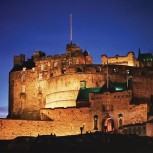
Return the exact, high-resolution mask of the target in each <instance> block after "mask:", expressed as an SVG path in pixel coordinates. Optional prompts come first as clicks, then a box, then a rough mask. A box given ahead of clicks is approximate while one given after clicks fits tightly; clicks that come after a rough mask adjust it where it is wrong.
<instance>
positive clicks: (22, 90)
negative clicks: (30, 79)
mask: <svg viewBox="0 0 153 153" xmlns="http://www.w3.org/2000/svg"><path fill="white" fill-rule="evenodd" d="M21 93H25V85H22V86H21Z"/></svg>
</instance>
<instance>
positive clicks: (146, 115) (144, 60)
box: [0, 42, 153, 139]
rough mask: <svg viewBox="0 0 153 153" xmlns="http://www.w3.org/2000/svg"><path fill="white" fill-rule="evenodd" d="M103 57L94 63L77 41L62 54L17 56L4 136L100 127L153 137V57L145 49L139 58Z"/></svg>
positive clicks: (1, 122)
mask: <svg viewBox="0 0 153 153" xmlns="http://www.w3.org/2000/svg"><path fill="white" fill-rule="evenodd" d="M101 58H102V64H93V63H92V57H91V55H90V54H89V53H88V51H86V50H85V51H83V50H82V49H81V48H80V47H79V46H77V45H76V44H73V43H72V42H70V44H67V45H66V52H65V54H61V55H54V56H50V55H48V56H46V54H45V53H44V52H42V51H36V52H34V55H33V56H32V57H31V59H27V60H26V58H25V55H24V54H21V55H19V56H14V66H13V68H12V70H11V71H10V73H9V114H8V117H7V119H0V128H1V130H0V139H12V138H15V137H17V136H21V135H23V136H24V135H26V136H37V135H48V134H49V135H50V134H51V133H55V134H56V135H58V136H60V135H74V134H80V133H86V132H95V131H103V132H124V133H136V134H139V135H153V130H152V124H151V123H149V121H150V120H151V119H152V118H151V116H152V112H153V111H152V108H153V55H152V54H142V53H141V51H140V50H139V56H138V58H136V57H135V55H134V52H129V53H128V54H127V56H119V55H116V56H115V57H107V55H102V56H101ZM147 128H148V129H147Z"/></svg>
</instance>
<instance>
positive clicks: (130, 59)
mask: <svg viewBox="0 0 153 153" xmlns="http://www.w3.org/2000/svg"><path fill="white" fill-rule="evenodd" d="M101 60H102V64H107V63H108V64H114V65H127V66H137V67H138V66H139V62H138V61H137V59H136V58H135V55H134V52H129V53H128V54H127V56H119V55H116V56H115V57H107V55H102V56H101Z"/></svg>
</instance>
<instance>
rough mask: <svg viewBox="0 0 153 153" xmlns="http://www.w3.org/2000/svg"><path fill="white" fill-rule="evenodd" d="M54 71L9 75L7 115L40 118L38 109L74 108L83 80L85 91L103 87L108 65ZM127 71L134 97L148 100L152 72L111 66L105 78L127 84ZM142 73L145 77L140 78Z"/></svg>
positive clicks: (37, 69) (152, 86)
mask: <svg viewBox="0 0 153 153" xmlns="http://www.w3.org/2000/svg"><path fill="white" fill-rule="evenodd" d="M114 69H115V70H117V71H115V72H114ZM53 70H54V71H55V72H54V71H53ZM53 70H46V69H45V70H44V71H41V70H39V68H38V67H36V68H35V69H30V70H25V71H24V70H22V71H15V72H11V74H10V92H9V94H10V102H9V110H10V111H9V112H10V114H11V117H12V118H20V119H39V117H40V116H39V110H40V109H41V108H56V107H65V108H66V107H73V106H76V98H77V95H78V91H79V89H80V81H82V80H85V81H86V87H87V88H89V87H102V86H103V85H104V84H105V83H106V76H107V73H106V72H107V66H102V65H75V66H67V67H66V69H65V72H64V73H62V68H61V67H58V68H55V69H53ZM127 70H129V74H128V75H129V76H131V78H132V90H133V96H135V97H140V98H142V97H143V96H142V95H144V97H146V98H147V99H150V96H151V95H152V93H153V79H152V78H151V77H149V75H150V73H151V71H147V70H145V69H144V70H143V69H138V68H134V67H124V66H117V65H114V66H109V68H108V75H109V76H108V77H109V79H110V81H111V82H126V81H127V73H126V71H127ZM57 72H58V73H57ZM51 73H53V76H51V75H50V74H51ZM54 73H56V74H54ZM144 74H146V76H142V75H144Z"/></svg>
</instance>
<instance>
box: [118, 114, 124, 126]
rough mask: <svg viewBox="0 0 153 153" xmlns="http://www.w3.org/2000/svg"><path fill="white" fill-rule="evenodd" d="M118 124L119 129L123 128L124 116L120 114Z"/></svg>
mask: <svg viewBox="0 0 153 153" xmlns="http://www.w3.org/2000/svg"><path fill="white" fill-rule="evenodd" d="M118 118H119V119H118V123H119V127H122V126H123V115H122V114H121V113H120V114H118Z"/></svg>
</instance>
